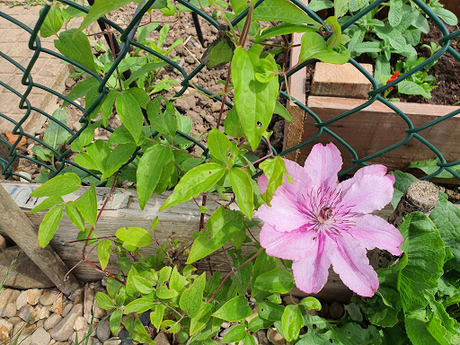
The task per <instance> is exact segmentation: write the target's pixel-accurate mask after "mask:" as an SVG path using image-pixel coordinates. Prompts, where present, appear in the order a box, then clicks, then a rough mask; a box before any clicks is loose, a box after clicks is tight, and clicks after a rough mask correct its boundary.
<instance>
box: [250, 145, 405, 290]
mask: <svg viewBox="0 0 460 345" xmlns="http://www.w3.org/2000/svg"><path fill="white" fill-rule="evenodd" d="M284 164H285V167H286V169H287V171H288V173H289V175H290V176H291V177H292V180H293V182H292V183H289V182H288V181H287V179H286V178H284V183H283V184H282V185H281V186H280V187H279V188H278V189H277V190H276V192H275V194H274V195H273V199H272V201H271V207H269V206H267V205H262V206H261V207H260V208H259V210H258V211H257V212H256V216H257V217H258V218H260V219H261V220H262V221H263V222H264V225H263V227H262V231H261V233H260V242H261V244H262V247H264V248H265V249H266V252H267V254H268V255H271V256H275V257H278V258H282V259H287V260H292V261H293V264H292V269H293V271H294V279H295V282H296V285H297V287H298V288H299V289H300V290H302V291H304V292H306V293H318V292H319V291H320V290H321V289H322V288H323V286H324V284H326V282H327V277H328V274H329V272H328V270H329V267H330V266H331V265H332V268H333V270H334V271H335V272H336V273H337V274H338V275H339V276H340V278H341V279H342V281H343V283H344V284H345V285H346V286H348V287H349V288H350V289H351V290H353V291H354V292H356V293H357V294H358V295H361V296H365V297H371V296H373V295H374V292H375V291H377V289H378V287H379V280H378V277H377V273H376V272H375V271H374V269H373V268H372V266H371V265H370V264H369V260H368V258H367V256H366V253H367V250H370V249H374V248H380V249H384V250H387V251H389V252H390V253H391V254H393V255H399V254H401V253H402V251H401V250H400V249H399V248H398V247H399V246H400V245H401V244H402V243H403V237H402V236H401V234H400V232H399V231H398V229H396V228H395V227H394V226H393V225H391V224H389V223H387V222H386V221H385V220H383V219H382V218H380V217H378V216H373V215H369V214H368V213H370V212H373V211H375V210H380V209H382V208H383V207H384V206H385V205H387V204H388V203H389V202H390V201H391V198H392V196H393V184H394V176H392V175H385V174H386V172H387V169H386V167H385V166H383V165H371V166H366V167H363V168H361V169H360V170H358V171H357V172H356V174H355V175H354V176H353V178H351V179H349V180H346V181H343V182H341V183H339V184H337V173H338V172H339V171H340V169H341V167H342V157H341V155H340V151H339V149H338V148H337V147H336V146H335V145H334V144H332V143H330V144H328V145H326V146H323V145H321V144H317V145H315V146H314V147H313V149H312V151H311V153H310V155H309V156H308V158H307V160H306V161H305V166H304V167H303V168H302V167H301V166H300V165H298V164H297V163H294V162H292V161H288V160H284ZM267 183H268V181H267V178H266V177H265V175H263V176H261V177H259V180H258V184H259V188H260V190H261V193H264V192H265V190H266V188H267Z"/></svg>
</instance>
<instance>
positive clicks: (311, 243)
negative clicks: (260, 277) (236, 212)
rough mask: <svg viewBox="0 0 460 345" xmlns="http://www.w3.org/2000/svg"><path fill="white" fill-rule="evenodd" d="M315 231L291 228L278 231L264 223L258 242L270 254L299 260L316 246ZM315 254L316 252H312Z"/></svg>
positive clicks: (310, 253)
mask: <svg viewBox="0 0 460 345" xmlns="http://www.w3.org/2000/svg"><path fill="white" fill-rule="evenodd" d="M315 235H316V233H315V231H302V230H293V231H291V232H279V231H276V230H275V229H274V228H273V227H272V226H270V225H268V224H264V225H263V227H262V230H261V231H260V244H261V245H262V247H264V248H265V249H266V251H267V254H268V255H270V256H275V257H277V258H281V259H286V260H300V259H303V258H304V257H305V256H309V255H310V256H311V255H312V253H313V251H314V250H315V248H316V244H315V243H316V242H317V241H315V240H313V238H314V237H315ZM313 255H316V252H315V253H314V254H313Z"/></svg>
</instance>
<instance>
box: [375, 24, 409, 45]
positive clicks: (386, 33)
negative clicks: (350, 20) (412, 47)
mask: <svg viewBox="0 0 460 345" xmlns="http://www.w3.org/2000/svg"><path fill="white" fill-rule="evenodd" d="M374 31H375V34H376V35H377V36H378V37H379V38H380V39H381V40H385V39H386V40H388V42H389V43H390V45H391V47H392V48H393V49H395V50H396V51H398V50H400V51H403V50H404V48H405V46H406V39H405V38H404V35H403V34H402V33H401V32H400V31H399V30H398V29H395V28H393V27H391V26H389V25H385V26H382V27H380V26H379V27H375V28H374Z"/></svg>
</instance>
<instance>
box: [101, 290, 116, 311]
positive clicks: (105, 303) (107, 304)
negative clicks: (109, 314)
mask: <svg viewBox="0 0 460 345" xmlns="http://www.w3.org/2000/svg"><path fill="white" fill-rule="evenodd" d="M96 302H97V305H98V306H99V307H101V308H102V309H105V310H110V309H113V308H115V304H113V301H112V299H111V298H110V297H109V296H107V295H106V294H105V293H103V292H98V293H96Z"/></svg>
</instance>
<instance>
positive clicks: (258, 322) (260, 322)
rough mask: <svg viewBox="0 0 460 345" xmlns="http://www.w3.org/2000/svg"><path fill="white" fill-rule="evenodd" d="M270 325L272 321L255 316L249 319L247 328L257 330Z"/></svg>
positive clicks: (252, 330)
mask: <svg viewBox="0 0 460 345" xmlns="http://www.w3.org/2000/svg"><path fill="white" fill-rule="evenodd" d="M271 325H273V321H271V320H265V319H263V318H261V317H260V316H256V317H255V318H253V319H252V320H251V321H249V325H248V329H249V330H250V331H251V332H257V331H258V330H259V329H267V328H268V327H270V326H271Z"/></svg>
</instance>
